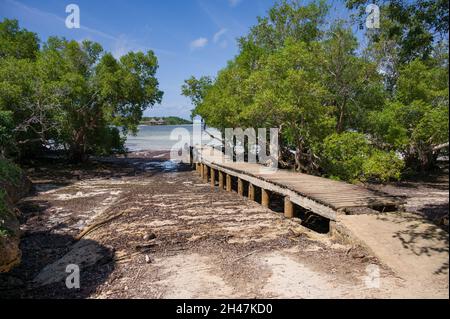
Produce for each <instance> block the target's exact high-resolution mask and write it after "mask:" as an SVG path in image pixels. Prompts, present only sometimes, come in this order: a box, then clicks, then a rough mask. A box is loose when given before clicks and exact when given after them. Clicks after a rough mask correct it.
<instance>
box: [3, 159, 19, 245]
mask: <svg viewBox="0 0 450 319" xmlns="http://www.w3.org/2000/svg"><path fill="white" fill-rule="evenodd" d="M21 175H22V171H21V170H20V168H19V167H18V166H17V165H15V164H14V163H12V162H11V161H8V160H5V159H0V236H7V235H8V234H9V230H8V229H7V228H6V227H5V225H4V223H5V220H6V218H7V217H8V216H7V214H8V213H9V212H8V206H7V202H6V201H7V198H6V197H7V194H6V190H5V189H4V188H3V187H4V185H18V183H19V180H20V178H21Z"/></svg>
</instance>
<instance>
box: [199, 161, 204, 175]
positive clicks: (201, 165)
mask: <svg viewBox="0 0 450 319" xmlns="http://www.w3.org/2000/svg"><path fill="white" fill-rule="evenodd" d="M198 170H199V173H200V177H201V178H202V179H203V173H204V172H203V164H202V163H200V165H199V168H198Z"/></svg>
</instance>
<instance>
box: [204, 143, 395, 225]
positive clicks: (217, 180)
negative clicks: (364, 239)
mask: <svg viewBox="0 0 450 319" xmlns="http://www.w3.org/2000/svg"><path fill="white" fill-rule="evenodd" d="M196 151H197V153H198V154H199V155H201V156H200V157H199V160H198V162H197V163H196V169H197V171H198V172H199V173H200V174H201V176H202V177H203V179H204V181H207V182H210V183H211V186H213V187H216V186H218V187H219V188H220V189H226V190H228V191H231V189H232V184H233V181H234V183H235V184H236V183H237V191H238V193H239V194H240V195H244V193H246V194H247V196H248V197H249V198H250V199H253V200H254V199H255V193H256V190H258V188H259V189H260V199H261V204H262V205H263V206H266V207H268V206H269V198H270V194H271V193H275V194H278V195H281V196H283V197H284V213H285V216H286V217H288V218H290V217H294V208H293V207H294V205H293V204H296V205H298V206H300V207H301V208H302V209H304V210H307V211H310V212H313V213H315V214H318V215H320V216H322V217H325V218H328V219H330V220H332V221H335V220H336V216H337V214H338V213H351V212H353V211H360V212H364V210H365V209H366V210H367V211H369V210H370V211H372V212H373V210H377V211H392V210H397V209H399V208H400V207H401V206H402V205H403V204H404V201H403V200H402V199H401V198H398V197H394V196H391V195H388V194H385V193H381V192H375V191H372V190H369V189H366V188H364V187H362V186H358V185H352V184H348V183H344V182H339V181H334V180H330V179H327V178H323V177H318V176H312V175H307V174H301V173H295V172H290V171H287V170H281V169H278V170H277V171H276V172H267V171H266V170H265V169H264V166H262V165H260V164H255V163H236V162H231V161H225V157H224V154H223V153H222V152H220V151H218V150H216V149H213V148H211V147H204V148H203V149H196ZM244 188H245V189H244Z"/></svg>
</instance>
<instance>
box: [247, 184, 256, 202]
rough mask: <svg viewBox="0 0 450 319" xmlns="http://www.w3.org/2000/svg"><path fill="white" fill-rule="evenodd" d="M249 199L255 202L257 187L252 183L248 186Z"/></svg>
mask: <svg viewBox="0 0 450 319" xmlns="http://www.w3.org/2000/svg"><path fill="white" fill-rule="evenodd" d="M248 199H250V200H255V186H253V184H252V183H249V184H248Z"/></svg>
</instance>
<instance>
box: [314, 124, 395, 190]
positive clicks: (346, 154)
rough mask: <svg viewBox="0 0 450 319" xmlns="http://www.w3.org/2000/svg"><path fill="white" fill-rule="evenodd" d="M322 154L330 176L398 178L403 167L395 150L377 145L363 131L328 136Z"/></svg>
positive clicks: (372, 178)
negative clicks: (377, 146)
mask: <svg viewBox="0 0 450 319" xmlns="http://www.w3.org/2000/svg"><path fill="white" fill-rule="evenodd" d="M322 155H323V166H324V169H325V170H326V172H327V174H328V175H329V176H330V177H332V178H335V179H342V180H346V181H351V182H356V181H369V180H370V181H377V182H387V181H389V180H398V179H400V176H401V171H402V169H403V167H404V164H403V161H402V160H401V159H400V158H399V157H398V156H397V155H396V154H395V153H394V152H384V151H382V150H379V149H376V148H374V147H373V146H372V145H370V143H369V141H368V139H367V138H366V137H365V136H364V135H363V134H361V133H356V132H345V133H342V134H332V135H330V136H328V137H327V138H326V139H325V141H324V144H323V152H322Z"/></svg>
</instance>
